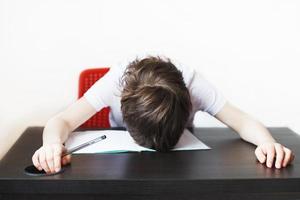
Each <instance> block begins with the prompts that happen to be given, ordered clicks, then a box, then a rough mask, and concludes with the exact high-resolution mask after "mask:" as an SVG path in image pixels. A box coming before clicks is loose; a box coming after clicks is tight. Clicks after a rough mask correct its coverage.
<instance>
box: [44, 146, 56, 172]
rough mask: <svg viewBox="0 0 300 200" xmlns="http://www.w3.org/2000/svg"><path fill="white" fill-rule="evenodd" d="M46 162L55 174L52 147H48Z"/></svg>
mask: <svg viewBox="0 0 300 200" xmlns="http://www.w3.org/2000/svg"><path fill="white" fill-rule="evenodd" d="M46 161H47V165H48V167H49V169H50V172H51V173H54V172H55V170H54V159H53V151H52V149H51V147H46Z"/></svg>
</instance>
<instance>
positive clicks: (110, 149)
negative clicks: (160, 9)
mask: <svg viewBox="0 0 300 200" xmlns="http://www.w3.org/2000/svg"><path fill="white" fill-rule="evenodd" d="M101 135H106V139H105V140H102V141H99V142H97V143H95V144H92V145H90V146H87V147H85V148H83V149H81V150H78V151H76V152H74V154H89V153H121V152H141V151H155V150H153V149H149V148H145V147H142V146H140V145H138V144H137V143H136V142H135V141H134V139H133V138H132V137H131V136H130V134H129V132H128V131H124V130H99V131H81V132H79V131H78V132H73V133H71V134H70V137H69V139H68V140H67V141H66V142H65V146H66V148H67V149H70V148H73V147H76V146H78V145H80V144H83V143H85V142H88V141H90V140H93V139H94V138H97V137H99V136H101ZM206 149H210V147H208V146H207V145H206V144H204V143H203V142H201V141H200V140H199V139H198V138H196V137H195V136H194V135H193V134H192V133H191V132H190V131H189V130H187V129H185V130H184V132H183V134H182V136H181V138H180V139H179V141H178V143H177V144H176V146H175V147H174V149H172V151H186V150H206Z"/></svg>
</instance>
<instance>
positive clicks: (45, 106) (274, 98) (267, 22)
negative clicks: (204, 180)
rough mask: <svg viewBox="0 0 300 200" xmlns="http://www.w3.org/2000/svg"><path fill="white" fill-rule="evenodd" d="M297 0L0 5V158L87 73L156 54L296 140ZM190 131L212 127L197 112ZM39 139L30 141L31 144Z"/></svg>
mask: <svg viewBox="0 0 300 200" xmlns="http://www.w3.org/2000/svg"><path fill="white" fill-rule="evenodd" d="M299 35H300V1H297V0H294V1H292V0H280V1H275V0H269V1H266V0H252V1H241V0H236V1H234V0H227V1H222V0H210V1H196V0H195V1H192V0H190V1H189V0H164V1H161V0H151V1H150V0H148V1H145V0H125V1H121V0H120V1H115V0H105V1H104V0H103V1H101V0H26V1H22V0H0V95H1V98H0V142H1V144H0V158H1V156H3V154H4V153H5V152H6V151H7V150H8V149H9V147H10V146H11V145H12V144H13V142H14V141H15V140H16V139H17V138H18V137H19V135H20V134H21V133H22V131H23V130H24V129H25V128H26V127H27V126H33V125H44V124H45V123H46V121H47V119H49V118H50V117H51V116H53V115H54V114H55V113H57V112H59V111H61V110H63V109H64V108H65V107H66V106H67V105H69V104H70V103H72V102H73V101H74V100H75V99H76V95H77V79H78V74H79V73H80V71H81V70H83V69H84V68H87V67H99V66H110V65H113V64H118V63H119V62H120V61H124V60H130V59H131V58H133V57H134V56H136V55H147V54H160V55H165V56H168V57H171V58H176V59H177V60H179V61H180V62H181V63H183V64H186V65H189V66H192V67H194V68H196V69H197V70H198V71H200V72H201V73H202V74H204V76H205V77H206V78H207V79H209V80H210V81H211V82H213V83H214V84H215V85H216V86H217V87H218V88H219V89H221V90H222V91H223V93H224V94H225V95H226V97H227V98H228V99H229V100H230V101H232V102H233V103H235V104H236V105H237V106H239V107H240V108H242V109H243V110H245V111H247V112H249V113H251V114H252V115H254V116H256V118H258V119H260V120H261V121H262V122H263V123H264V124H266V125H267V126H289V127H291V128H292V129H294V130H295V131H297V132H298V131H299V132H300V118H299V113H300V112H299V111H300V109H299V105H298V103H299V102H300V94H299V89H298V87H299V85H300V81H299V67H300V59H299V58H300V37H299ZM195 124H196V125H197V126H219V125H220V124H219V123H217V122H216V121H215V120H213V119H211V118H209V117H208V116H206V115H204V114H199V115H197V118H196V121H195ZM40 139H41V138H37V140H40Z"/></svg>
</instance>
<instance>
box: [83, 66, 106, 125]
mask: <svg viewBox="0 0 300 200" xmlns="http://www.w3.org/2000/svg"><path fill="white" fill-rule="evenodd" d="M108 71H109V68H93V69H86V70H84V71H82V72H81V73H80V76H79V87H78V98H80V97H82V96H83V95H84V93H85V92H86V91H87V90H88V89H89V88H90V87H91V86H92V85H93V84H94V83H95V82H96V81H97V80H99V79H100V78H101V77H103V76H104V75H105V74H106V73H107V72H108ZM109 111H110V109H109V107H105V108H103V109H101V110H100V111H99V112H97V113H96V114H95V115H94V116H93V117H91V118H90V119H89V120H87V121H86V122H85V123H84V124H82V125H81V126H80V128H86V129H89V128H91V129H93V128H95V129H97V128H110V124H109Z"/></svg>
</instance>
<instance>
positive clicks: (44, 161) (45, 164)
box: [39, 150, 50, 173]
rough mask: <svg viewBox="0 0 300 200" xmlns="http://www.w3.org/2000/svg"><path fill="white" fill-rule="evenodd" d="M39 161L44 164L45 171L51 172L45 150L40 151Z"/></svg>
mask: <svg viewBox="0 0 300 200" xmlns="http://www.w3.org/2000/svg"><path fill="white" fill-rule="evenodd" d="M39 161H40V165H41V166H42V168H43V169H44V171H45V172H46V173H50V169H49V166H48V164H47V160H46V152H45V151H42V150H41V151H40V152H39Z"/></svg>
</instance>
